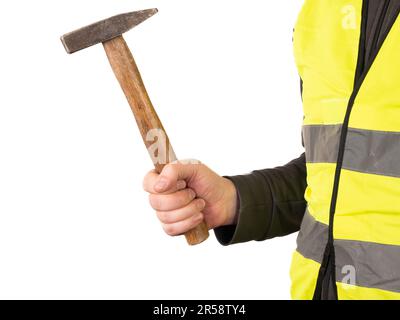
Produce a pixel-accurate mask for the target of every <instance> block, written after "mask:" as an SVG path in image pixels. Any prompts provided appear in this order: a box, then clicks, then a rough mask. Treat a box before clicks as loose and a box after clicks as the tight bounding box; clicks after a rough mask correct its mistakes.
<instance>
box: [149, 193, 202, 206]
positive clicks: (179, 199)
mask: <svg viewBox="0 0 400 320" xmlns="http://www.w3.org/2000/svg"><path fill="white" fill-rule="evenodd" d="M195 198H196V193H195V192H194V191H193V190H192V189H184V190H180V191H178V192H175V193H172V194H168V195H160V194H150V195H149V200H150V205H151V206H152V207H153V209H154V210H156V211H172V210H177V209H180V208H183V207H186V206H187V205H189V204H190V203H191V202H192V201H193V200H194V199H195Z"/></svg>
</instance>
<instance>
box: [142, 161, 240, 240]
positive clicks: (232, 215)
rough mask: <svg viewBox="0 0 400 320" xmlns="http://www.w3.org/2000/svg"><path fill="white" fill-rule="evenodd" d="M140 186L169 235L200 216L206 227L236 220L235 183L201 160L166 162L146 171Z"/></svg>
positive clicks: (191, 224)
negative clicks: (159, 172) (160, 168)
mask: <svg viewBox="0 0 400 320" xmlns="http://www.w3.org/2000/svg"><path fill="white" fill-rule="evenodd" d="M143 187H144V190H145V191H147V192H148V193H150V196H149V200H150V205H151V206H152V207H153V209H154V210H155V211H156V213H157V217H158V219H159V220H160V221H161V224H162V226H163V229H164V231H165V232H166V233H167V234H168V235H170V236H177V235H181V234H184V233H186V232H187V231H189V230H191V229H193V228H195V227H196V226H197V225H199V224H200V223H201V222H202V221H203V220H205V222H206V224H207V226H208V228H209V229H213V228H216V227H220V226H224V225H231V224H234V223H235V222H236V206H237V204H236V202H237V200H236V198H237V196H236V189H235V186H234V185H233V183H232V182H231V181H230V180H228V179H226V178H223V177H221V176H219V175H217V174H216V173H215V172H213V171H212V170H211V169H209V168H208V167H206V166H205V165H203V164H200V163H196V164H185V163H181V162H176V163H172V164H168V165H167V166H166V167H165V168H164V170H163V171H162V173H161V174H157V173H156V172H155V171H151V172H149V173H148V174H147V175H146V177H145V178H144V181H143Z"/></svg>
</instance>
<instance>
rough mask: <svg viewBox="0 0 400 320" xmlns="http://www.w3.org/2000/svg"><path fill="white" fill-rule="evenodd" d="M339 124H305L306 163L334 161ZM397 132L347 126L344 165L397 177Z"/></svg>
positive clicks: (399, 168) (399, 138)
mask: <svg viewBox="0 0 400 320" xmlns="http://www.w3.org/2000/svg"><path fill="white" fill-rule="evenodd" d="M341 128H342V126H341V125H332V126H331V125H329V126H304V127H303V138H304V143H305V147H306V160H307V162H308V163H336V160H337V153H338V146H339V140H340V133H341ZM399 159H400V132H385V131H372V130H362V129H353V128H349V130H348V134H347V140H346V148H345V154H344V159H343V166H342V168H343V169H347V170H352V171H358V172H362V173H370V174H378V175H384V176H392V177H400V161H399Z"/></svg>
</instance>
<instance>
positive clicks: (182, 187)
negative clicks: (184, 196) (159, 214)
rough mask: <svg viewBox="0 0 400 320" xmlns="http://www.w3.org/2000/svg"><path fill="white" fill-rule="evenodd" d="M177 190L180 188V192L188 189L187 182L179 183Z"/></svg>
mask: <svg viewBox="0 0 400 320" xmlns="http://www.w3.org/2000/svg"><path fill="white" fill-rule="evenodd" d="M177 188H178V190H182V189H185V188H186V182H185V181H183V180H181V181H178V185H177Z"/></svg>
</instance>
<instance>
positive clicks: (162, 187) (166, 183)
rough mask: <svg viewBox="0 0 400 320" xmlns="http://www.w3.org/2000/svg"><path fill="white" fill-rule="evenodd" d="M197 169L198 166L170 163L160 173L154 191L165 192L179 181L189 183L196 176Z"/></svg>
mask: <svg viewBox="0 0 400 320" xmlns="http://www.w3.org/2000/svg"><path fill="white" fill-rule="evenodd" d="M198 169H199V164H182V163H179V162H174V163H170V164H168V165H166V166H165V167H164V169H163V171H162V172H161V174H160V176H159V178H158V181H157V183H156V185H155V190H156V191H157V192H159V193H162V192H166V191H168V190H169V189H170V188H174V186H175V185H176V183H177V181H179V180H185V181H189V180H190V179H192V178H193V177H194V176H195V175H196V173H197V171H198Z"/></svg>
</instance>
